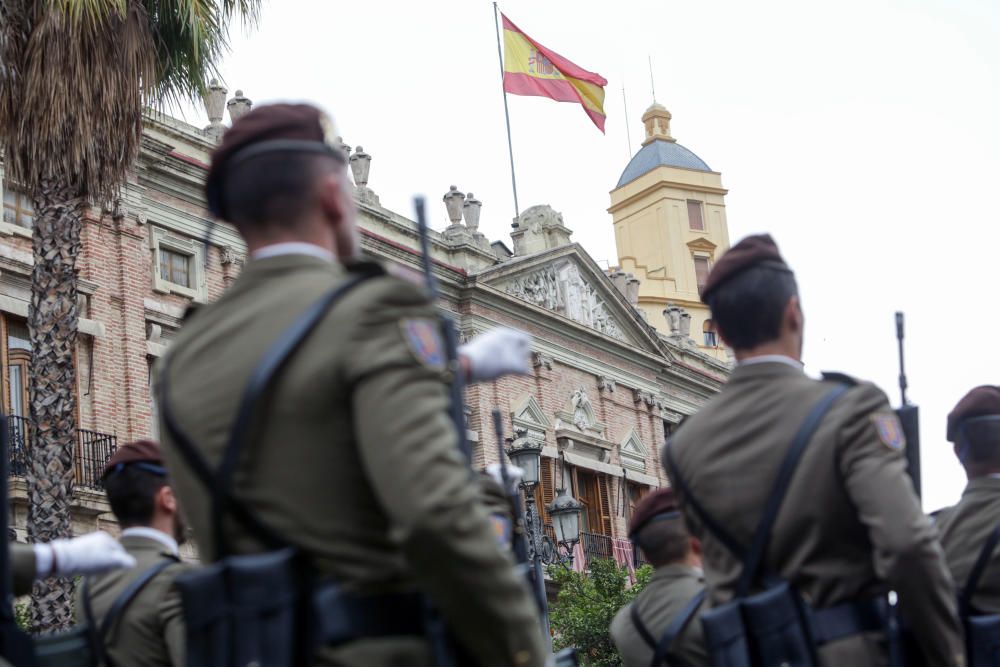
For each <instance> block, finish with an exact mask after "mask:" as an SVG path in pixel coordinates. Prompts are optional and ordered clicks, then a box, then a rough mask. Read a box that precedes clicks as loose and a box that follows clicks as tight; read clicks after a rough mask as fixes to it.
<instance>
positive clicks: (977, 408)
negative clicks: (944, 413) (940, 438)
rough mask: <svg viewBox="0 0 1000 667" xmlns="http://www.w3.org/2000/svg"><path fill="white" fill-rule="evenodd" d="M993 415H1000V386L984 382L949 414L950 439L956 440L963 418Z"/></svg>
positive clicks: (963, 398)
mask: <svg viewBox="0 0 1000 667" xmlns="http://www.w3.org/2000/svg"><path fill="white" fill-rule="evenodd" d="M991 416H1000V387H995V386H992V385H988V384H984V385H982V386H981V387H976V388H975V389H973V390H972V391H970V392H969V393H968V394H966V395H965V396H963V397H962V400H960V401H959V402H958V404H957V405H956V406H955V408H954V409H953V410H952V411H951V413H950V414H949V415H948V440H949V441H950V442H955V441H956V438H957V437H958V425H959V424H961V423H962V421H963V420H965V419H971V418H973V417H991Z"/></svg>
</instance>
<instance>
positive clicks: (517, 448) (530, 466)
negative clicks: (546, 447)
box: [507, 429, 542, 502]
mask: <svg viewBox="0 0 1000 667" xmlns="http://www.w3.org/2000/svg"><path fill="white" fill-rule="evenodd" d="M514 434H515V435H516V436H517V439H516V440H513V441H511V440H508V441H507V442H509V443H510V445H509V446H508V447H507V457H508V458H509V459H510V462H511V463H513V464H514V465H516V466H517V467H518V468H520V469H521V470H522V471H524V475H523V476H522V477H521V485H522V486H524V487H525V488H527V489H529V490H530V489H534V488H535V486H536V485H537V484H538V481H539V479H540V478H541V476H540V475H539V468H540V467H541V462H542V444H541V443H540V442H537V441H535V440H532V439H531V438H529V437H527V436H528V432H527V431H526V430H524V429H517V430H516V431H514ZM529 502H531V501H529Z"/></svg>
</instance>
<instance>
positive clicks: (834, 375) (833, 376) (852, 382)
mask: <svg viewBox="0 0 1000 667" xmlns="http://www.w3.org/2000/svg"><path fill="white" fill-rule="evenodd" d="M822 375H823V379H824V380H827V381H829V382H839V383H840V384H846V385H847V386H848V387H855V386H857V385H858V384H859V383H858V380H857V378H853V377H851V376H850V375H848V374H847V373H838V372H836V371H823V372H822Z"/></svg>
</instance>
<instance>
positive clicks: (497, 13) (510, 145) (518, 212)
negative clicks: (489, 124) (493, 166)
mask: <svg viewBox="0 0 1000 667" xmlns="http://www.w3.org/2000/svg"><path fill="white" fill-rule="evenodd" d="M493 21H494V23H495V24H496V28H497V57H498V58H499V59H500V87H501V89H502V90H503V117H504V120H506V121H507V154H508V155H509V156H510V185H511V188H513V190H514V222H513V223H512V224H511V227H514V228H515V229H516V228H517V226H518V225H517V219H518V218H520V217H521V208H520V207H519V206H518V205H517V178H516V177H515V176H514V144H513V142H511V140H510V111H508V110H507V90H506V89H504V88H503V50H502V49H501V48H500V8H499V7H497V3H495V2H494V3H493Z"/></svg>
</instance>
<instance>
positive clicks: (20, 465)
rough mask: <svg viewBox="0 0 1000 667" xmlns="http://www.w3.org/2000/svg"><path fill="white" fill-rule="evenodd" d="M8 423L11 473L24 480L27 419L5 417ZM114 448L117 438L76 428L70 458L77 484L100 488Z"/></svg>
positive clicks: (28, 435) (29, 440)
mask: <svg viewBox="0 0 1000 667" xmlns="http://www.w3.org/2000/svg"><path fill="white" fill-rule="evenodd" d="M7 424H8V434H9V437H10V442H9V445H8V452H9V456H10V474H11V475H12V476H14V477H25V476H26V475H27V472H28V461H29V457H30V454H29V452H30V450H31V443H32V433H31V424H30V422H29V420H28V419H27V418H26V417H7ZM117 448H118V438H117V437H116V436H113V435H109V434H107V433H98V432H97V431H88V430H86V429H82V428H81V429H77V441H76V452H74V457H73V470H74V475H75V480H76V485H77V486H82V487H86V488H90V489H100V488H101V475H102V473H103V472H104V464H106V463H107V462H108V459H109V458H111V455H112V454H114V453H115V450H116V449H117Z"/></svg>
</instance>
